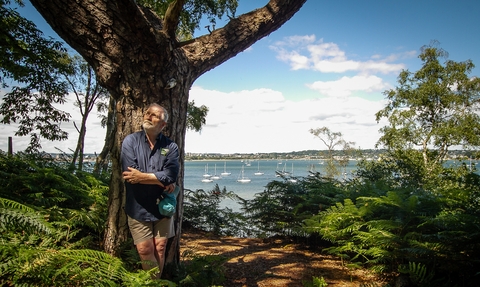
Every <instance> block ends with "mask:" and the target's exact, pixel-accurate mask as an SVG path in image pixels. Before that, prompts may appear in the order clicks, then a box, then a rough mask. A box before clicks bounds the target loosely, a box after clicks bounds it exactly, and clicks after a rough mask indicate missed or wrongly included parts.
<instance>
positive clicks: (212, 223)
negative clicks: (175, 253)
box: [183, 184, 251, 237]
mask: <svg viewBox="0 0 480 287" xmlns="http://www.w3.org/2000/svg"><path fill="white" fill-rule="evenodd" d="M185 192H186V193H185V198H184V202H183V204H184V210H183V224H184V225H186V226H192V227H194V228H198V229H201V230H205V231H209V232H213V233H214V234H217V235H226V236H239V237H242V236H246V235H248V234H250V233H251V231H250V230H249V228H248V226H249V224H248V223H247V220H246V218H245V217H244V216H243V215H242V213H239V212H234V211H232V209H231V208H228V207H224V208H222V207H221V206H220V205H221V203H222V200H233V201H242V199H241V198H240V197H239V196H238V195H236V194H235V193H233V192H231V191H230V192H229V191H227V190H226V189H225V188H223V190H220V188H219V186H218V184H216V185H215V188H214V189H213V190H211V191H204V190H203V189H198V190H196V191H192V190H188V189H186V190H185Z"/></svg>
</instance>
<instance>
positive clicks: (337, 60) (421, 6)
mask: <svg viewBox="0 0 480 287" xmlns="http://www.w3.org/2000/svg"><path fill="white" fill-rule="evenodd" d="M266 3H268V1H267V0H262V1H260V0H239V7H238V10H237V15H239V14H242V13H245V12H248V11H250V10H252V9H255V8H259V7H261V6H263V5H265V4H266ZM24 11H25V12H24ZM20 12H21V13H22V14H24V16H25V17H27V18H30V19H32V20H34V21H35V22H37V23H38V25H39V27H40V29H42V30H43V29H44V30H45V33H46V34H47V35H49V33H51V32H49V31H48V26H46V25H45V24H43V23H42V21H41V20H38V16H35V11H34V10H33V9H31V8H30V9H28V8H27V9H25V8H24V9H21V10H20ZM479 14H480V1H474V0H469V1H464V0H460V1H453V0H451V1H446V0H439V1H431V0H424V1H418V0H417V1H411V0H404V1H390V0H377V1H373V0H361V1H359V0H336V1H333V0H328V1H323V0H308V1H307V3H306V4H305V5H304V6H303V7H302V9H301V10H300V11H299V12H298V13H297V14H295V15H294V16H293V18H292V19H290V20H289V21H288V22H287V23H286V24H284V25H283V26H282V27H281V28H280V29H279V30H277V31H275V32H273V33H271V34H270V35H269V36H268V37H265V38H263V39H262V40H260V41H258V42H257V43H255V44H254V45H253V46H252V47H251V48H249V49H248V50H246V51H244V52H242V53H240V54H239V55H237V56H236V57H234V58H232V59H230V60H229V61H227V62H225V63H223V64H222V65H220V66H218V67H216V68H215V69H213V70H211V71H209V72H207V73H206V74H204V75H202V76H201V77H200V78H199V79H198V80H197V81H196V82H195V83H194V86H193V87H192V89H191V91H190V100H194V101H195V103H196V104H197V105H201V104H204V105H206V106H208V107H209V109H210V113H209V115H208V117H207V124H206V126H205V127H204V128H203V129H202V132H201V133H195V132H187V138H186V147H185V151H186V152H194V153H197V152H198V153H201V152H218V153H233V152H245V153H247V152H248V153H250V152H253V153H255V152H290V151H299V150H306V149H325V146H324V145H323V144H322V142H321V141H320V140H319V139H318V138H315V137H313V135H311V134H310V133H309V130H310V129H314V128H320V127H323V126H326V127H328V128H329V129H330V130H332V131H334V132H342V134H343V136H344V138H345V139H346V140H347V141H352V142H355V143H356V146H357V147H360V148H373V147H374V145H375V143H376V142H377V140H378V138H379V134H378V130H379V129H380V128H381V127H382V126H383V125H384V124H385V122H383V123H382V122H381V123H378V124H377V123H376V121H375V113H376V112H377V111H379V110H380V109H381V108H382V107H383V106H384V104H385V102H384V96H383V94H382V92H383V91H385V90H387V89H391V88H393V87H395V85H396V78H397V76H398V74H399V73H400V71H401V70H402V69H408V70H410V71H412V72H414V71H416V70H418V69H419V68H420V67H421V61H420V60H419V59H418V54H419V52H420V48H421V47H422V46H423V45H428V44H430V42H431V41H432V40H437V41H438V42H439V43H440V45H439V47H440V48H443V49H444V50H446V51H447V52H448V53H449V59H450V60H454V61H465V60H468V59H470V60H472V61H473V62H474V63H475V64H477V66H479V67H477V68H475V70H474V71H473V73H472V74H471V76H479V75H480V73H479V72H480V51H479V47H480V36H479V35H480V18H478V15H479ZM31 17H34V18H31ZM226 19H228V18H226ZM224 24H225V22H224V20H220V21H218V23H217V28H218V27H219V26H223V25H224ZM202 26H203V25H202ZM202 32H203V31H200V32H199V34H201V33H202ZM199 34H198V35H199ZM52 35H54V34H52ZM72 112H73V108H72ZM72 116H73V117H74V120H76V121H77V119H75V117H76V116H75V115H74V114H72ZM90 122H91V127H90V129H88V130H87V143H86V152H94V151H97V152H99V151H100V150H101V144H102V142H99V141H98V137H99V134H101V135H102V138H103V131H101V130H99V128H98V119H97V118H96V116H95V115H93V116H92V118H91V121H90ZM0 128H6V127H0ZM66 128H68V127H66ZM71 134H72V135H74V133H73V132H72V133H71ZM5 141H6V139H5ZM15 141H16V142H18V144H20V146H19V147H17V148H16V149H21V148H22V147H21V145H22V141H23V140H22V139H16V140H15ZM74 143H75V136H72V139H71V140H70V141H69V142H61V143H57V142H55V143H54V144H53V145H50V144H49V146H52V147H53V146H56V147H59V148H61V149H68V148H74V147H75V144H74ZM18 144H17V145H18ZM46 145H47V144H44V146H46ZM3 146H4V144H3V139H1V140H0V149H4V148H3ZM5 149H6V147H5ZM47 151H49V150H47Z"/></svg>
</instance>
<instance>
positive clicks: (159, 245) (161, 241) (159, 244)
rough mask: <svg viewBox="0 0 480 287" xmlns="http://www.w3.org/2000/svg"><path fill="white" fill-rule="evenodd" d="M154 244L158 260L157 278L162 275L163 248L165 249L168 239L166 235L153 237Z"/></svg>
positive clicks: (163, 262) (163, 263)
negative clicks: (158, 271)
mask: <svg viewBox="0 0 480 287" xmlns="http://www.w3.org/2000/svg"><path fill="white" fill-rule="evenodd" d="M153 241H154V244H155V258H156V259H157V262H158V269H159V270H160V273H159V274H158V277H157V278H160V277H161V276H162V271H163V266H164V265H165V250H166V249H167V242H168V239H167V238H166V237H157V238H153Z"/></svg>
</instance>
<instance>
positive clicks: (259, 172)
mask: <svg viewBox="0 0 480 287" xmlns="http://www.w3.org/2000/svg"><path fill="white" fill-rule="evenodd" d="M254 174H255V175H264V173H263V172H261V171H260V162H258V169H257V171H256V172H255V173H254Z"/></svg>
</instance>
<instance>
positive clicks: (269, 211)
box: [244, 173, 343, 236]
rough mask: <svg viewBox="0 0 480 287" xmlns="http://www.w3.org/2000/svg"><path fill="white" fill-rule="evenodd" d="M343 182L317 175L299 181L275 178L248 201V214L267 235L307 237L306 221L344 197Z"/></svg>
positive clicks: (246, 204) (245, 208)
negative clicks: (304, 226) (341, 184)
mask: <svg viewBox="0 0 480 287" xmlns="http://www.w3.org/2000/svg"><path fill="white" fill-rule="evenodd" d="M339 186H340V183H338V182H336V181H334V180H331V179H327V178H322V177H321V176H320V175H319V174H318V173H317V174H315V176H312V177H309V178H306V179H303V180H299V181H297V182H296V183H292V182H290V181H289V180H288V179H286V178H284V180H283V181H272V182H269V183H268V184H267V186H266V189H265V190H264V191H263V192H261V193H259V194H256V195H255V197H254V199H252V200H250V201H248V202H246V203H245V204H244V210H245V213H246V215H247V216H248V217H249V218H250V222H251V223H252V224H253V225H254V226H258V227H259V228H260V229H261V230H260V232H261V233H263V235H267V236H273V235H286V236H305V232H304V231H303V227H302V224H303V220H305V219H307V218H309V217H311V216H312V215H313V214H317V213H318V212H319V211H320V210H322V209H324V208H328V207H329V206H331V205H332V204H334V203H335V202H336V201H338V200H341V198H343V192H341V191H340V190H341V189H340V188H339Z"/></svg>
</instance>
